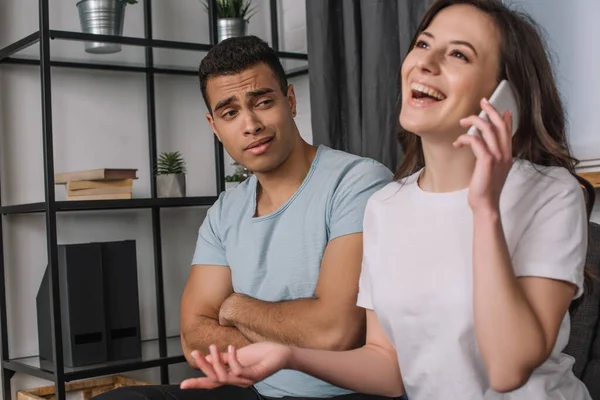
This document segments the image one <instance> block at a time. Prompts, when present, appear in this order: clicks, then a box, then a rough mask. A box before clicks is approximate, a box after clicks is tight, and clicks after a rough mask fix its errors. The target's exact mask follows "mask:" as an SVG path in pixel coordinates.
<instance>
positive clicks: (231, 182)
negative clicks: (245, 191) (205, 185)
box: [225, 162, 252, 190]
mask: <svg viewBox="0 0 600 400" xmlns="http://www.w3.org/2000/svg"><path fill="white" fill-rule="evenodd" d="M231 165H234V166H235V172H234V173H233V175H227V176H226V177H225V190H227V189H233V188H234V187H236V186H238V185H239V184H240V183H242V182H244V181H245V180H246V179H248V178H249V177H250V175H252V172H250V170H249V169H248V168H246V167H244V166H243V165H241V164H240V163H238V162H233V163H232V164H231Z"/></svg>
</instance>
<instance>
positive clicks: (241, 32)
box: [217, 18, 248, 42]
mask: <svg viewBox="0 0 600 400" xmlns="http://www.w3.org/2000/svg"><path fill="white" fill-rule="evenodd" d="M217 28H218V29H217V39H218V41H219V42H221V41H223V40H225V39H228V38H231V37H238V36H246V35H247V32H248V21H247V20H245V19H242V18H219V19H218V21H217Z"/></svg>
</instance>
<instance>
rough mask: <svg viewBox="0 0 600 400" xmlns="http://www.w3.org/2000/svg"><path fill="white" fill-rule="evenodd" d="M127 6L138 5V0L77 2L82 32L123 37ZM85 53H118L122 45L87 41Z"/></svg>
mask: <svg viewBox="0 0 600 400" xmlns="http://www.w3.org/2000/svg"><path fill="white" fill-rule="evenodd" d="M127 4H137V0H81V1H79V2H77V10H78V11H79V23H80V25H81V31H82V32H83V33H92V34H96V35H113V36H121V35H123V23H124V21H125V6H126V5H127ZM85 51H86V52H88V53H92V54H109V53H117V52H119V51H121V45H120V44H118V43H102V42H88V41H86V42H85Z"/></svg>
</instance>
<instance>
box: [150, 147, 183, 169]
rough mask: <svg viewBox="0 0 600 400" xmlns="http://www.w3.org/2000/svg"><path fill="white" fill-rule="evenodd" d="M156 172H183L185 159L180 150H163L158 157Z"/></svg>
mask: <svg viewBox="0 0 600 400" xmlns="http://www.w3.org/2000/svg"><path fill="white" fill-rule="evenodd" d="M156 174H157V175H166V174H185V161H184V159H183V157H182V155H181V153H180V152H178V151H174V152H164V153H161V155H160V157H158V162H157V163H156Z"/></svg>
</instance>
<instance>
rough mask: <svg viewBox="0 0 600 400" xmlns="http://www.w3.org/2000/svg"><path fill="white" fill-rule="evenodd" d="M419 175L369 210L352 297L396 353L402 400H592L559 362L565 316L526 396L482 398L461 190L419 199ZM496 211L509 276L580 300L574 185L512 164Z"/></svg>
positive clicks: (486, 390)
mask: <svg viewBox="0 0 600 400" xmlns="http://www.w3.org/2000/svg"><path fill="white" fill-rule="evenodd" d="M420 172H421V171H419V172H418V173H415V174H413V175H412V176H410V177H408V178H406V179H405V180H403V181H400V182H393V183H391V184H389V185H387V186H386V187H384V188H383V189H381V190H380V191H378V192H377V193H375V194H374V195H373V196H372V197H371V199H370V200H369V202H368V204H367V207H366V211H365V218H364V231H363V237H364V239H363V240H364V256H363V257H364V261H363V267H362V272H361V277H360V291H359V296H358V305H359V306H361V307H364V308H367V309H372V310H374V311H375V313H376V314H377V317H378V319H379V321H380V323H381V325H382V327H383V329H384V331H385V332H386V334H387V336H388V338H389V339H390V341H391V342H392V343H393V345H394V347H395V348H396V351H397V354H398V362H399V364H400V369H401V372H402V378H403V381H404V386H405V388H406V393H407V395H408V396H409V398H410V399H411V400H437V399H461V400H465V399H469V400H474V399H485V400H489V399H511V400H516V399H519V400H521V399H522V400H535V399H540V400H541V399H544V400H552V399H556V400H559V399H560V400H565V399H568V400H582V399H590V400H591V398H590V395H589V394H588V392H587V390H586V388H585V386H584V385H583V383H581V382H580V381H579V380H578V379H577V378H576V377H575V375H573V373H572V365H573V363H574V360H573V358H572V357H570V356H568V355H566V354H563V353H562V350H563V349H564V348H565V346H566V345H567V342H568V339H569V332H570V316H569V315H568V314H567V315H566V316H565V318H564V319H563V321H562V323H561V326H560V331H559V333H558V339H557V341H556V344H555V346H554V349H553V351H552V355H551V356H550V358H549V359H548V360H547V361H546V362H545V363H544V364H543V365H541V366H540V367H539V368H538V369H536V370H535V371H534V373H533V374H532V375H531V377H530V378H529V380H528V381H527V383H526V384H525V385H524V386H522V387H521V388H519V389H517V390H515V391H513V392H510V393H506V394H499V393H496V392H495V391H493V390H492V389H491V388H490V384H489V380H488V377H487V374H486V370H485V366H484V364H483V361H482V358H481V355H480V352H479V350H478V347H477V341H476V339H475V334H474V327H473V271H472V270H473V265H472V248H473V217H472V211H471V209H470V207H469V205H468V203H467V196H468V189H464V190H460V191H456V192H450V193H431V192H425V191H423V190H422V189H421V188H420V187H419V185H418V184H417V178H418V176H419V174H420ZM500 211H501V218H502V225H503V228H504V233H505V237H506V241H507V244H508V249H509V252H510V255H511V259H512V264H513V268H514V271H515V274H516V275H517V276H537V277H545V278H552V279H558V280H564V281H568V282H572V283H573V284H575V285H576V286H577V288H578V290H577V294H576V296H575V298H577V297H579V296H581V295H582V293H583V267H584V263H585V256H586V249H587V226H588V225H587V217H586V210H585V204H584V197H583V192H582V190H581V187H580V186H579V183H578V182H577V180H576V179H575V178H574V177H573V176H572V175H571V174H570V173H569V172H568V171H567V170H566V169H563V168H556V167H552V168H548V167H541V166H537V165H536V166H534V165H532V164H531V163H528V162H526V161H522V160H516V161H515V163H514V165H513V167H512V168H511V171H510V173H509V175H508V178H507V180H506V184H505V186H504V188H503V191H502V195H501V198H500ZM479 267H485V266H479ZM517 334H518V332H515V335H517Z"/></svg>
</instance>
